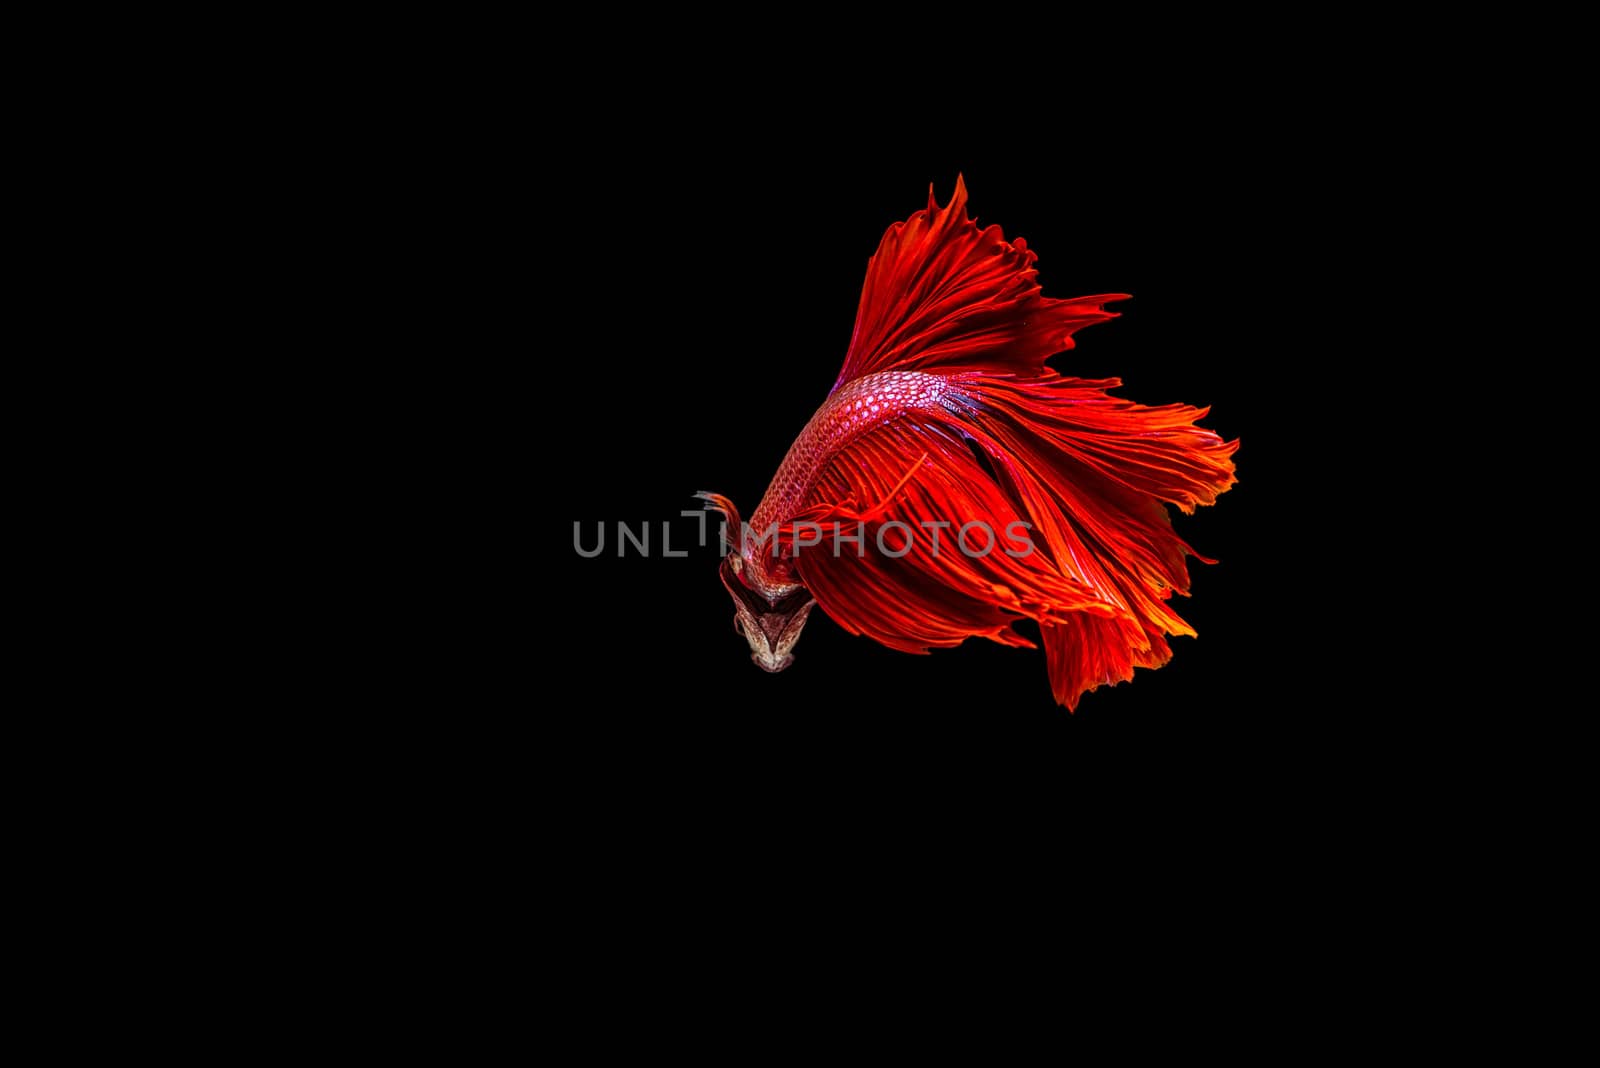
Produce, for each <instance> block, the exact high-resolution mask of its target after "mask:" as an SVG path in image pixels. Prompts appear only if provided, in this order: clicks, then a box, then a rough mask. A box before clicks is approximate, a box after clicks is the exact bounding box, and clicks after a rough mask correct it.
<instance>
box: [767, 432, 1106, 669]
mask: <svg viewBox="0 0 1600 1068" xmlns="http://www.w3.org/2000/svg"><path fill="white" fill-rule="evenodd" d="M905 456H925V457H926V459H924V460H923V461H922V462H921V463H919V464H918V465H916V467H915V468H913V469H912V471H911V472H910V473H909V475H902V474H901V472H902V470H903V469H904V460H903V457H905ZM897 483H898V485H897ZM811 500H812V501H813V502H820V501H826V500H836V501H837V500H850V501H854V502H860V501H872V502H876V503H874V504H873V505H872V506H871V507H870V508H868V509H865V510H857V509H855V508H847V509H839V510H837V511H835V512H834V513H833V514H832V515H831V516H830V517H829V518H828V520H827V521H826V522H825V523H824V529H823V531H822V532H821V537H822V540H821V542H820V543H818V544H814V545H811V546H808V547H804V548H802V549H801V550H800V551H799V552H797V554H796V557H795V565H796V568H797V570H798V571H799V574H800V576H801V578H802V579H803V581H804V582H805V586H806V588H807V589H808V590H810V591H811V595H812V596H813V597H815V598H816V599H817V603H818V604H820V605H821V606H822V609H823V611H824V612H826V613H827V614H828V615H829V616H830V617H831V618H832V619H833V620H834V621H835V622H837V623H838V624H839V625H840V626H842V627H844V629H845V630H847V631H849V632H851V633H852V634H865V635H867V636H868V637H870V638H873V639H874V640H876V641H878V642H881V643H882V644H884V645H887V646H889V647H890V648H893V649H899V650H902V651H905V652H917V653H920V652H926V651H927V650H928V649H930V648H934V647H939V646H950V645H957V644H960V643H961V642H962V641H964V640H966V639H967V638H971V637H984V638H989V639H991V640H993V641H997V642H1001V643H1003V644H1006V645H1020V646H1031V644H1032V643H1030V642H1029V641H1028V640H1027V639H1026V638H1024V637H1023V636H1022V635H1020V634H1018V633H1017V632H1016V631H1015V630H1013V629H1012V624H1013V623H1015V622H1016V621H1017V620H1018V619H1021V618H1024V617H1028V618H1033V619H1039V620H1053V621H1057V622H1066V621H1068V620H1070V619H1073V618H1075V617H1076V616H1077V615H1080V614H1092V615H1112V614H1114V613H1115V612H1116V611H1117V610H1116V609H1115V608H1114V606H1112V605H1110V604H1108V603H1106V602H1105V601H1104V600H1103V599H1101V598H1100V597H1099V596H1098V595H1097V594H1096V592H1095V591H1094V590H1093V589H1091V588H1089V587H1087V586H1085V585H1083V584H1082V583H1079V582H1077V581H1075V580H1072V579H1070V578H1067V577H1066V576H1064V575H1063V574H1062V572H1061V570H1060V569H1059V568H1058V567H1057V566H1056V565H1055V563H1054V561H1053V560H1051V559H1050V558H1049V557H1048V556H1047V555H1046V554H1044V553H1042V552H1040V551H1038V549H1037V548H1035V547H1033V546H1032V545H1031V542H1030V540H1029V537H1028V531H1027V529H1026V528H1025V527H1022V526H1020V525H1017V524H1020V523H1022V522H1025V521H1026V520H1025V516H1024V515H1023V514H1022V513H1019V512H1018V511H1017V509H1016V508H1015V507H1014V506H1013V505H1012V503H1011V501H1010V499H1009V498H1008V497H1007V495H1006V493H1005V491H1004V489H1003V488H1002V487H1001V486H1000V485H999V484H997V483H996V482H995V481H994V480H993V479H992V478H990V477H989V476H988V474H986V472H985V471H984V468H983V466H982V465H981V464H980V463H979V462H978V460H977V459H976V458H975V457H974V455H973V453H972V452H971V450H970V449H969V448H968V447H967V445H966V443H965V441H964V440H963V438H962V437H961V436H960V432H959V428H958V427H956V426H953V425H952V424H951V423H949V422H948V421H946V420H945V419H943V418H941V417H939V416H929V417H928V418H924V419H916V420H912V419H907V420H905V421H903V422H898V423H894V424H890V425H888V426H885V427H883V428H881V429H879V430H877V431H874V432H873V433H871V434H868V435H865V436H863V437H861V438H859V439H857V440H856V441H855V442H854V443H853V444H852V445H851V446H850V447H849V448H848V449H847V450H845V451H844V452H842V453H840V455H839V456H838V457H836V458H835V460H834V461H833V462H832V463H830V464H829V465H828V466H827V468H826V469H824V471H823V472H822V473H821V475H820V476H819V478H818V480H817V483H816V486H815V487H814V489H813V490H812V495H811ZM833 523H838V524H839V527H838V528H837V529H836V528H835V527H834V526H833ZM969 523H973V524H976V525H974V526H971V527H968V529H967V531H966V533H965V535H963V533H962V528H963V526H965V525H966V524H969ZM858 524H859V525H858ZM841 534H842V535H843V537H840V536H839V535H841ZM857 537H859V538H860V539H861V541H860V542H859V543H857V542H855V541H854V540H853V539H854V538H857ZM963 546H965V549H964V548H963Z"/></svg>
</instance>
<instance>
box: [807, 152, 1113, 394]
mask: <svg viewBox="0 0 1600 1068" xmlns="http://www.w3.org/2000/svg"><path fill="white" fill-rule="evenodd" d="M1037 258H1038V257H1037V256H1036V255H1035V254H1034V253H1033V252H1032V251H1031V250H1030V249H1029V248H1028V245H1027V242H1026V241H1024V240H1023V239H1022V238H1020V237H1019V238H1017V240H1016V241H1014V242H1013V241H1007V240H1006V239H1005V235H1004V234H1002V233H1001V231H1000V227H998V226H990V227H987V228H985V229H983V230H979V229H978V227H977V224H976V223H975V222H973V220H971V219H969V218H968V217H967V187H966V183H965V182H964V181H963V180H962V179H961V178H960V177H957V178H956V190H955V194H954V195H953V196H952V197H951V198H950V203H949V204H947V205H945V206H944V207H942V208H941V207H939V206H938V204H937V203H936V202H935V200H934V196H933V188H932V187H931V186H930V187H929V189H928V206H927V208H926V209H925V210H923V211H919V212H917V213H916V214H915V215H913V216H911V218H909V219H907V220H906V221H905V222H902V223H895V224H894V225H893V226H891V227H889V229H888V231H887V232H886V233H885V234H884V235H883V240H882V242H880V243H879V245H878V251H877V252H876V253H875V254H874V255H873V257H872V259H871V260H870V261H869V262H868V264H867V279H866V282H865V284H863V286H862V288H861V303H860V305H859V307H858V308H857V310H856V325H855V332H854V334H853V335H852V336H851V339H850V349H849V351H848V352H847V353H846V355H845V360H844V369H843V370H841V371H840V372H839V378H838V381H836V382H835V383H834V386H833V388H834V389H838V388H839V386H841V385H843V384H844V383H846V382H849V381H851V380H852V379H856V378H860V377H861V376H862V375H868V374H873V373H875V372H878V371H888V370H930V369H936V368H949V367H955V366H968V367H971V366H978V367H984V368H988V369H992V370H997V371H999V370H1004V371H1010V372H1013V373H1015V374H1020V375H1035V374H1039V373H1040V372H1042V371H1043V370H1044V368H1045V365H1044V360H1045V358H1046V357H1048V356H1050V355H1053V354H1054V353H1057V352H1062V351H1064V350H1066V349H1070V348H1071V347H1072V345H1073V341H1072V334H1073V333H1074V331H1076V330H1078V329H1079V328H1080V327H1084V326H1088V325H1089V324H1091V323H1098V322H1104V321H1105V320H1107V319H1113V318H1115V317H1116V313H1115V312H1108V311H1106V310H1104V307H1103V306H1104V305H1105V304H1106V303H1108V302H1110V301H1113V300H1124V299H1126V296H1125V295H1124V294H1120V293H1109V294H1103V295H1100V296H1093V297H1078V298H1075V299H1072V300H1057V299H1054V298H1049V297H1043V296H1041V295H1040V293H1039V283H1038V281H1037V280H1036V276H1037V273H1038V272H1037V271H1035V270H1034V267H1033V264H1034V261H1035V260H1036V259H1037Z"/></svg>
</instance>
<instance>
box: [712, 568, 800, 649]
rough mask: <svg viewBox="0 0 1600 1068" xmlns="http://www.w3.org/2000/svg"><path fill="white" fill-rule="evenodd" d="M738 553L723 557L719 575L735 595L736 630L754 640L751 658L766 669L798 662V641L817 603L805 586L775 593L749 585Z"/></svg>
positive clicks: (751, 641) (751, 642)
mask: <svg viewBox="0 0 1600 1068" xmlns="http://www.w3.org/2000/svg"><path fill="white" fill-rule="evenodd" d="M742 563H743V561H741V560H740V558H739V557H738V556H729V557H726V558H724V559H723V561H722V567H721V569H720V570H719V572H718V573H719V574H720V575H721V577H722V584H723V586H725V587H727V590H728V593H729V595H730V596H732V598H733V612H734V615H733V629H734V630H736V631H738V632H739V633H740V634H741V635H743V636H744V639H745V641H747V642H749V643H750V659H751V660H753V661H754V662H755V664H756V666H757V667H759V668H761V669H762V670H763V671H782V670H783V669H784V668H786V667H788V666H789V665H790V664H792V663H794V654H793V652H791V650H793V649H794V643H795V642H797V641H799V640H800V631H801V630H802V629H803V628H804V627H805V625H806V617H807V616H809V615H810V614H811V609H812V608H814V607H816V604H817V602H816V601H815V600H814V599H813V598H812V596H811V593H810V591H808V590H807V589H806V588H805V587H804V586H793V587H790V588H789V589H788V590H787V591H786V592H782V593H778V594H775V595H772V596H769V595H767V594H764V593H761V592H759V591H758V590H755V589H753V588H751V587H750V586H748V585H746V584H745V582H744V578H743V576H742V574H741V572H743V571H744V570H745V569H744V567H743V566H742Z"/></svg>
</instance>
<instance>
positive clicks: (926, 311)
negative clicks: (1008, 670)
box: [699, 178, 1238, 709]
mask: <svg viewBox="0 0 1600 1068" xmlns="http://www.w3.org/2000/svg"><path fill="white" fill-rule="evenodd" d="M1035 260H1036V256H1035V254H1034V253H1033V252H1032V251H1030V250H1029V249H1028V246H1027V243H1026V242H1025V241H1024V240H1023V239H1022V238H1020V237H1019V238H1017V239H1016V240H1014V241H1008V240H1006V238H1005V236H1004V235H1003V234H1002V233H1001V231H1000V228H999V227H998V226H988V227H985V228H984V229H979V228H978V226H977V224H976V223H975V222H974V221H973V220H972V219H971V218H969V217H968V215H967V190H966V186H965V184H964V182H963V181H962V179H960V178H957V179H956V187H955V193H954V195H953V196H952V197H951V199H950V202H949V203H948V204H946V205H945V206H943V207H940V206H939V205H938V203H937V201H936V200H935V198H934V195H933V190H932V189H931V187H930V189H929V195H928V206H927V207H926V208H925V209H924V210H922V211H919V212H917V213H916V214H914V215H912V216H911V217H910V218H909V219H907V220H906V221H905V222H902V223H896V224H894V225H893V226H890V227H889V229H888V232H886V233H885V234H884V235H883V240H882V241H881V242H880V244H879V245H878V250H877V252H876V253H875V254H874V255H873V257H872V259H871V260H870V261H869V262H868V264H867V278H866V282H865V284H864V285H863V286H862V290H861V301H860V304H859V306H858V309H857V312H856V323H855V331H854V333H853V335H852V337H851V340H850V346H849V348H848V350H847V351H846V353H845V358H844V368H843V370H841V371H840V372H839V377H838V380H837V381H836V382H835V383H834V385H833V389H832V390H831V391H830V392H829V394H828V396H827V399H826V400H824V401H823V402H822V406H821V407H820V408H818V409H817V411H816V414H815V415H813V416H812V417H811V420H810V421H809V422H808V423H806V425H805V426H804V427H803V428H802V429H801V430H800V434H799V436H798V437H797V438H795V440H794V444H793V445H792V446H791V447H790V448H789V451H788V454H787V455H786V456H785V457H784V458H783V461H782V463H781V464H779V466H778V471H777V474H776V475H775V476H773V479H772V482H771V484H770V485H769V486H768V487H767V492H766V495H765V496H764V497H762V499H761V502H760V503H759V504H758V505H756V509H755V511H754V513H752V514H751V516H750V519H749V520H748V522H741V519H740V514H739V511H738V509H737V508H735V506H734V504H733V502H731V501H729V500H728V499H727V498H726V497H723V496H720V495H718V494H714V493H702V494H700V495H699V496H700V497H701V498H703V499H704V500H705V501H706V502H707V503H708V507H710V508H711V509H714V510H716V511H719V512H721V513H722V514H723V517H724V520H725V526H724V532H725V539H726V542H725V543H726V545H727V546H728V551H727V554H726V555H725V556H724V557H723V559H722V562H721V564H720V573H721V578H722V582H723V585H724V586H726V587H727V589H728V592H729V593H730V594H731V595H732V597H733V603H734V608H735V611H736V616H735V620H734V623H735V627H736V628H737V629H738V631H739V633H740V634H741V635H743V637H744V638H745V639H746V640H747V641H748V642H749V645H750V652H751V658H752V659H753V660H754V661H755V663H756V664H757V665H758V666H760V667H762V668H764V669H766V670H767V671H774V672H775V671H782V670H783V669H784V668H786V667H788V666H789V665H790V664H791V663H793V660H794V656H793V653H792V650H793V648H794V645H795V642H796V641H797V640H798V638H799V636H800V631H801V629H802V628H803V627H804V626H805V622H806V618H807V616H808V615H809V614H810V612H811V609H812V608H813V607H819V606H820V607H821V609H822V611H823V612H825V613H826V614H827V615H828V616H829V617H831V618H832V619H833V620H834V621H835V622H836V623H838V624H839V625H840V626H841V627H843V628H844V629H845V630H846V631H849V632H850V633H851V634H863V635H866V636H867V637H869V638H872V639H873V640H875V641H877V642H880V643H882V644H883V645H886V646H888V647H889V648H891V649H898V650H902V651H905V652H914V653H925V652H927V651H929V650H930V649H932V648H936V647H943V646H953V645H958V644H960V643H961V642H963V641H965V640H966V639H968V638H972V637H982V638H988V639H990V640H992V641H996V642H1000V643H1003V644H1005V645H1013V646H1022V647H1026V648H1033V647H1034V643H1033V641H1031V640H1030V639H1029V638H1028V637H1027V636H1026V635H1024V634H1022V633H1020V632H1019V631H1018V630H1017V629H1016V626H1015V625H1016V624H1017V622H1018V621H1020V620H1024V619H1031V620H1034V621H1036V622H1037V623H1038V628H1039V630H1038V633H1039V636H1040V640H1041V642H1042V644H1043V645H1044V655H1045V663H1046V666H1047V668H1048V670H1049V677H1050V687H1051V690H1052V692H1053V693H1054V696H1055V699H1056V701H1058V702H1059V703H1061V704H1063V705H1066V706H1067V708H1069V709H1075V708H1076V707H1077V703H1078V699H1079V698H1080V697H1081V696H1082V695H1083V694H1084V693H1085V692H1086V691H1089V690H1093V689H1095V688H1096V687H1098V686H1100V685H1102V684H1105V685H1110V684H1115V683H1119V682H1123V681H1126V680H1129V679H1131V678H1132V677H1133V669H1134V668H1139V667H1143V668H1154V667H1160V666H1161V665H1162V664H1164V663H1166V662H1167V661H1168V660H1169V659H1171V657H1172V650H1171V648H1170V647H1169V646H1168V644H1167V639H1168V637H1170V636H1172V635H1180V634H1181V635H1191V636H1192V635H1193V634H1194V633H1195V632H1194V630H1193V629H1192V628H1191V627H1190V626H1189V625H1188V624H1187V623H1185V622H1184V621H1183V619H1181V618H1180V617H1179V616H1178V614H1177V613H1176V612H1175V611H1173V608H1172V605H1171V603H1170V601H1171V597H1172V595H1173V594H1174V593H1178V594H1184V595H1187V594H1188V589H1189V577H1188V569H1187V564H1186V558H1187V557H1188V556H1195V557H1196V558H1197V559H1200V560H1203V561H1205V562H1206V563H1213V562H1214V561H1210V560H1206V559H1205V557H1201V556H1199V555H1198V554H1196V553H1195V552H1194V551H1193V550H1191V549H1190V548H1189V546H1188V545H1187V544H1185V543H1184V541H1183V540H1182V539H1180V538H1179V537H1178V536H1177V535H1176V534H1175V533H1174V532H1173V529H1172V523H1171V517H1170V514H1169V509H1168V507H1167V506H1168V505H1176V506H1177V507H1178V508H1179V509H1181V510H1183V511H1184V512H1192V511H1193V510H1194V508H1195V506H1197V505H1203V504H1212V503H1215V501H1216V499H1217V497H1218V495H1219V494H1221V493H1223V492H1225V491H1226V490H1227V489H1228V488H1229V487H1230V486H1232V485H1233V483H1234V474H1233V461H1232V456H1233V453H1234V450H1235V449H1236V448H1237V447H1238V442H1237V441H1231V442H1230V441H1224V440H1223V439H1222V438H1221V437H1219V436H1218V435H1217V434H1215V433H1213V432H1212V431H1210V430H1207V429H1204V428H1203V427H1201V426H1199V425H1198V420H1200V419H1201V418H1203V417H1204V416H1205V415H1206V414H1207V409H1200V408H1193V407H1189V406H1187V405H1183V404H1168V405H1162V406H1159V407H1146V406H1144V405H1140V404H1135V403H1133V402H1132V401H1128V400H1124V399H1122V398H1120V397H1116V396H1113V395H1112V393H1111V391H1112V390H1113V389H1115V388H1116V387H1118V386H1120V385H1121V384H1122V383H1121V380H1120V379H1116V378H1104V379H1082V378H1073V377H1070V376H1067V375H1063V374H1061V373H1058V372H1057V371H1056V370H1055V369H1053V368H1052V367H1051V366H1050V365H1049V364H1048V363H1047V362H1046V361H1047V360H1048V359H1049V358H1050V357H1051V356H1054V355H1056V354H1059V353H1062V352H1065V351H1066V350H1069V349H1071V348H1072V347H1073V344H1074V342H1073V334H1075V333H1076V332H1077V331H1078V330H1080V329H1082V328H1083V327H1085V326H1089V325H1092V324H1094V323H1099V322H1104V321H1106V320H1108V319H1112V318H1115V316H1116V313H1114V312H1109V311H1107V310H1106V305H1107V304H1109V303H1111V302H1113V301H1117V300H1123V299H1126V295H1125V294H1120V293H1106V294H1101V295H1099V296H1092V297H1075V298H1071V299H1058V298H1054V297H1046V296H1044V295H1043V293H1042V292H1041V291H1040V287H1039V284H1038V282H1037V280H1036V275H1037V272H1036V271H1035V269H1034V263H1035Z"/></svg>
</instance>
